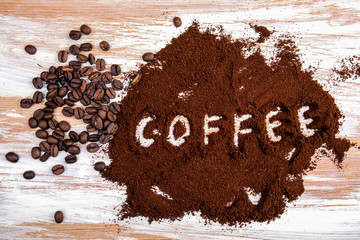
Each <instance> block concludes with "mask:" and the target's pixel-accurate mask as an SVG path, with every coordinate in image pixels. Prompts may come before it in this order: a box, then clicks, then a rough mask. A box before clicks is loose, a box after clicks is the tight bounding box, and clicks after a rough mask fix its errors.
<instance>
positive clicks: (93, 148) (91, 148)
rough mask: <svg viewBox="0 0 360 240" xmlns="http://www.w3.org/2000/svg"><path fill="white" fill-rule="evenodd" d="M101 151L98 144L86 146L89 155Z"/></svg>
mask: <svg viewBox="0 0 360 240" xmlns="http://www.w3.org/2000/svg"><path fill="white" fill-rule="evenodd" d="M99 149H100V147H99V145H98V144H97V143H90V144H88V145H87V146H86V150H87V151H88V152H89V153H95V152H97V151H98V150H99Z"/></svg>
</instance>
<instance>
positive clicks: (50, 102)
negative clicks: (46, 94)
mask: <svg viewBox="0 0 360 240" xmlns="http://www.w3.org/2000/svg"><path fill="white" fill-rule="evenodd" d="M45 106H46V107H48V108H53V109H54V108H57V105H56V103H54V102H53V101H51V100H48V102H45Z"/></svg>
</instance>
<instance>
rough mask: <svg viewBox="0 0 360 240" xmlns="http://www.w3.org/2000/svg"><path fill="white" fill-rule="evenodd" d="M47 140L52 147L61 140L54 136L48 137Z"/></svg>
mask: <svg viewBox="0 0 360 240" xmlns="http://www.w3.org/2000/svg"><path fill="white" fill-rule="evenodd" d="M46 140H47V142H48V143H49V144H51V145H55V144H58V142H59V140H58V139H57V138H55V137H54V136H48V137H47V139H46Z"/></svg>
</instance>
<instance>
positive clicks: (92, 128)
mask: <svg viewBox="0 0 360 240" xmlns="http://www.w3.org/2000/svg"><path fill="white" fill-rule="evenodd" d="M96 130H97V129H96V128H94V127H93V126H92V125H91V124H89V125H87V126H86V131H88V132H89V133H91V132H96Z"/></svg>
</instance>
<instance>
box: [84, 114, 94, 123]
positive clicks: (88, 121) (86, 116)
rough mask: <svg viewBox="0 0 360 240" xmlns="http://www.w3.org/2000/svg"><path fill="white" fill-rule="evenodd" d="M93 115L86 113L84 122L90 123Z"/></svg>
mask: <svg viewBox="0 0 360 240" xmlns="http://www.w3.org/2000/svg"><path fill="white" fill-rule="evenodd" d="M92 117H93V116H92V115H85V116H84V117H83V122H84V123H87V124H90V123H91V119H92Z"/></svg>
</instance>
